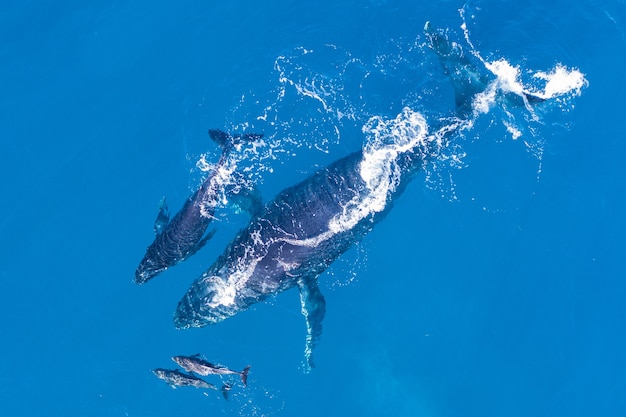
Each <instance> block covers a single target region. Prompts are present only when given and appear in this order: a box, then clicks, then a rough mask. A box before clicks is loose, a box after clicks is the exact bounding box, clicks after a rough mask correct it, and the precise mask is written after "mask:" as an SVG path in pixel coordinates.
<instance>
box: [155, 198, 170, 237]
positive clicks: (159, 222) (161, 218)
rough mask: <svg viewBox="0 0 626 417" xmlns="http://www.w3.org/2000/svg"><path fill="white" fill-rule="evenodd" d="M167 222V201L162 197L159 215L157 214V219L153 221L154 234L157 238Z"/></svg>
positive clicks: (168, 220)
mask: <svg viewBox="0 0 626 417" xmlns="http://www.w3.org/2000/svg"><path fill="white" fill-rule="evenodd" d="M169 222H170V211H169V209H168V208H167V200H165V197H163V198H162V199H161V202H160V203H159V214H157V218H156V220H155V221H154V234H155V235H157V236H158V235H160V234H161V232H163V230H164V229H165V226H167V224H168V223H169Z"/></svg>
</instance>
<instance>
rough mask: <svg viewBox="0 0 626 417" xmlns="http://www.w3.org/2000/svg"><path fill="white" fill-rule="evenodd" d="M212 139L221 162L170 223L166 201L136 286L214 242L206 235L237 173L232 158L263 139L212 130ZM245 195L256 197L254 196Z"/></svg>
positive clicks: (255, 136)
mask: <svg viewBox="0 0 626 417" xmlns="http://www.w3.org/2000/svg"><path fill="white" fill-rule="evenodd" d="M209 136H210V137H211V139H213V140H214V141H215V142H216V143H218V144H219V145H220V146H221V148H222V154H221V156H220V159H219V161H218V163H217V164H216V166H215V167H214V169H213V170H212V172H211V173H210V174H209V175H208V176H207V177H206V178H205V179H204V181H203V182H202V184H201V185H200V187H199V188H198V190H196V192H195V193H194V194H193V195H192V196H191V197H189V198H188V199H187V200H186V201H185V204H184V205H183V207H182V208H181V209H180V211H179V212H178V213H176V215H175V216H174V218H173V219H171V220H170V219H169V211H168V208H167V203H166V201H165V198H164V199H163V200H161V204H160V207H159V213H158V215H157V219H156V221H155V223H154V231H155V234H156V237H155V239H154V241H153V242H152V244H150V246H148V248H147V250H146V254H145V256H144V257H143V259H142V260H141V263H140V264H139V266H138V267H137V269H136V271H135V283H137V284H143V283H145V282H148V281H149V280H150V279H152V278H154V277H155V276H157V275H158V274H160V273H161V272H163V271H165V270H166V269H167V268H169V267H171V266H174V265H176V264H178V263H180V262H182V261H183V260H185V259H187V258H189V257H190V256H192V255H193V254H194V253H196V252H197V251H198V250H199V249H200V248H202V247H203V246H204V245H205V244H206V242H207V241H208V240H209V239H211V237H212V236H213V234H214V233H215V231H214V230H213V231H211V232H209V233H207V234H206V235H205V232H206V230H207V228H208V226H209V224H210V223H211V220H212V216H213V214H214V211H215V208H216V206H217V205H218V204H219V199H220V196H221V193H222V191H223V190H224V187H225V186H226V185H227V183H228V176H229V175H231V174H232V170H233V169H234V167H233V166H232V163H231V162H232V161H231V159H230V154H231V152H232V151H233V150H234V148H235V147H236V146H237V145H238V144H239V143H241V142H242V141H254V140H257V139H259V138H261V137H262V136H263V135H262V134H244V135H229V134H227V133H225V132H222V131H220V130H209ZM242 194H246V196H253V194H252V193H242ZM251 198H254V197H251ZM254 205H258V206H260V202H259V203H257V202H252V203H251V206H254ZM252 211H254V210H252Z"/></svg>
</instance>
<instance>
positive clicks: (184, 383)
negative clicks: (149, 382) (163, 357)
mask: <svg viewBox="0 0 626 417" xmlns="http://www.w3.org/2000/svg"><path fill="white" fill-rule="evenodd" d="M152 373H153V374H155V375H156V376H157V377H158V378H160V379H162V380H163V381H165V382H167V385H169V386H170V387H172V388H174V389H176V387H196V388H207V389H214V390H217V388H215V385H213V384H210V383H208V382H206V381H205V380H204V379H201V378H198V377H196V376H193V375H188V374H186V373H184V372H180V371H179V370H176V369H163V368H157V369H153V370H152Z"/></svg>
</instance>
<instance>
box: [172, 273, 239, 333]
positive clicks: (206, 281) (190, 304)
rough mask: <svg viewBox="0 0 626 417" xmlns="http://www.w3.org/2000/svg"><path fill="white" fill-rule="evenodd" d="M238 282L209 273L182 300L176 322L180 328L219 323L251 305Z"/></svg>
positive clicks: (177, 310) (175, 318)
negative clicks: (244, 301)
mask: <svg viewBox="0 0 626 417" xmlns="http://www.w3.org/2000/svg"><path fill="white" fill-rule="evenodd" d="M239 295H240V294H238V292H237V290H236V288H235V286H234V285H229V284H228V282H227V281H225V280H223V279H222V278H220V277H219V276H215V275H212V276H205V277H202V278H201V279H199V280H198V281H196V282H195V283H194V284H193V285H192V286H191V288H190V289H189V291H187V294H185V296H184V297H183V298H182V299H181V300H180V301H179V302H178V307H177V308H176V311H175V312H174V325H175V326H176V328H178V329H186V328H190V327H202V326H206V325H208V324H216V323H219V322H221V321H223V320H225V319H227V318H229V317H232V316H234V315H235V314H237V313H238V312H239V311H241V310H243V309H245V308H247V305H244V304H245V303H243V302H242V299H241V298H240V297H239Z"/></svg>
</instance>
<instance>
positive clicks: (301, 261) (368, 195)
mask: <svg viewBox="0 0 626 417" xmlns="http://www.w3.org/2000/svg"><path fill="white" fill-rule="evenodd" d="M425 30H426V32H427V35H428V39H429V40H430V46H431V48H432V49H433V50H434V51H435V52H436V53H437V54H438V55H439V58H440V61H441V64H442V66H443V67H444V70H445V72H446V73H447V74H450V76H451V78H452V85H453V87H454V89H455V96H456V101H457V117H456V118H454V119H453V121H451V122H450V123H449V124H448V125H446V126H442V127H441V128H439V129H438V130H435V131H434V132H431V133H429V132H428V125H427V123H426V120H425V119H424V118H423V116H421V115H420V114H419V113H416V112H414V111H412V110H410V109H408V108H405V109H404V110H403V111H402V113H401V114H399V115H398V116H397V118H396V119H395V120H390V121H384V120H382V119H380V118H373V119H372V120H370V122H369V124H368V125H366V128H364V131H366V132H368V133H370V134H372V132H373V139H372V140H371V141H370V142H368V144H367V145H366V146H365V147H364V148H363V149H362V150H360V151H357V152H354V153H352V154H350V155H347V156H345V157H343V158H341V159H339V160H337V161H335V162H334V163H332V164H330V165H329V166H327V167H325V168H323V169H321V170H319V171H317V172H315V173H314V174H313V175H311V176H310V177H308V178H306V179H305V180H303V181H302V182H300V183H299V184H297V185H294V186H292V187H290V188H287V189H285V190H284V191H282V192H281V193H279V194H278V195H277V196H276V198H275V199H274V200H272V201H271V202H269V203H267V204H266V205H265V206H264V208H263V210H262V211H261V212H260V213H259V214H258V215H256V216H254V217H253V218H252V219H251V220H250V223H249V224H248V225H247V227H246V228H244V229H243V230H241V231H240V232H239V233H238V234H237V236H236V237H235V238H234V239H233V240H232V241H231V242H230V244H229V245H228V246H227V248H226V250H225V251H224V252H223V254H222V255H221V256H219V257H218V259H217V260H216V261H215V263H214V264H213V265H212V266H211V267H210V268H209V269H208V270H207V271H206V272H205V273H204V274H202V276H200V277H199V278H198V279H197V280H196V281H195V282H194V283H193V284H192V285H191V287H190V288H189V290H188V291H187V293H186V294H185V295H184V296H183V298H182V299H181V300H180V302H179V303H178V307H177V309H176V311H175V313H174V324H175V325H176V327H178V328H189V327H202V326H205V325H208V324H215V323H219V322H221V321H223V320H225V319H227V318H229V317H232V316H234V315H235V314H237V313H239V312H241V311H243V310H246V309H247V308H248V307H250V306H251V305H252V304H254V303H257V302H259V301H262V300H264V299H267V298H268V297H269V296H271V295H274V294H277V293H280V292H282V291H285V290H288V289H290V288H293V287H297V288H298V289H299V291H300V299H301V303H302V313H303V315H304V316H305V319H306V323H307V337H306V346H305V359H306V362H305V366H306V368H307V369H310V367H312V366H313V361H312V351H313V348H314V347H315V345H316V344H317V343H318V341H319V337H320V335H321V332H322V319H323V317H324V314H325V310H326V304H325V300H324V297H323V295H322V294H321V292H320V290H319V287H318V282H317V277H318V276H319V275H320V274H321V273H322V272H324V271H325V270H326V268H328V266H329V265H330V264H331V263H332V262H333V261H335V260H336V259H337V258H338V257H339V256H340V255H341V254H342V253H344V252H345V251H346V250H347V249H349V248H350V247H351V245H352V244H354V243H355V242H357V241H359V240H360V239H362V237H363V236H364V235H365V234H366V233H367V232H369V231H370V230H371V229H372V227H373V226H374V225H375V224H376V223H377V222H378V221H379V220H380V219H381V218H382V217H384V215H385V214H386V213H387V212H388V211H389V209H390V208H391V203H392V202H393V200H394V199H395V198H396V197H397V196H398V195H399V194H400V193H401V192H402V190H403V188H404V186H405V185H406V184H407V183H408V181H409V180H410V179H411V178H412V177H413V176H414V174H415V173H417V172H419V170H420V168H422V167H423V166H424V164H425V163H427V162H428V161H429V160H430V159H431V158H432V157H433V156H434V155H437V153H438V152H439V147H440V146H442V143H445V141H446V140H447V137H448V136H449V135H452V134H454V133H456V132H457V131H458V129H461V128H463V127H464V126H467V123H468V122H469V118H470V117H472V115H471V114H470V113H471V112H470V110H469V109H471V107H470V106H471V102H472V99H473V97H474V96H475V94H477V93H480V92H481V91H483V90H484V89H485V87H486V83H487V82H488V80H487V79H486V77H484V76H482V75H480V74H479V71H478V69H477V68H476V67H474V66H472V64H471V63H470V62H469V60H468V59H467V58H466V57H464V56H463V55H462V54H461V53H459V52H458V50H457V49H455V48H453V47H452V46H450V44H449V43H448V40H447V38H446V37H445V36H444V34H443V33H441V32H436V31H434V30H432V29H431V28H430V26H429V25H427V26H426V27H425Z"/></svg>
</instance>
